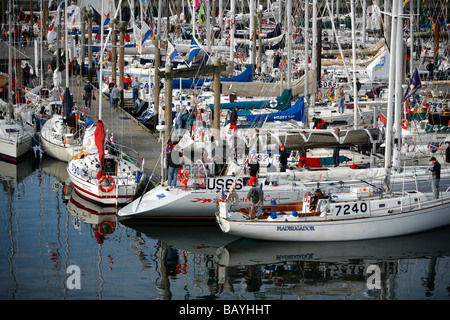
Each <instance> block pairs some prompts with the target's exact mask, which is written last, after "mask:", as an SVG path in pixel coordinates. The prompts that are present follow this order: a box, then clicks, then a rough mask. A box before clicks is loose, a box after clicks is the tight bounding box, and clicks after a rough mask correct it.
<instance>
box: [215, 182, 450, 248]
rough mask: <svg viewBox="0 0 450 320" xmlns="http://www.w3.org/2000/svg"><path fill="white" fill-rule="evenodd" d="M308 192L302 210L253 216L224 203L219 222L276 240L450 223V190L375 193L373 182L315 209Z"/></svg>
mask: <svg viewBox="0 0 450 320" xmlns="http://www.w3.org/2000/svg"><path fill="white" fill-rule="evenodd" d="M310 204H311V195H306V196H305V198H304V201H303V208H302V210H301V211H296V210H290V211H287V210H286V211H283V213H281V214H280V212H275V211H273V212H272V213H271V215H270V216H267V215H263V216H260V217H257V218H255V219H248V218H247V217H246V216H245V215H243V214H242V213H241V212H239V211H236V210H234V211H233V210H230V208H231V206H232V204H231V203H230V201H223V202H220V203H219V211H218V212H217V213H216V219H217V222H218V224H219V226H220V228H221V229H222V231H223V232H225V233H227V234H230V235H233V236H240V237H246V238H253V239H260V240H272V241H353V240H366V239H377V238H385V237H395V236H401V235H406V234H412V233H417V232H422V231H426V230H431V229H434V228H438V227H442V226H446V225H448V224H450V210H449V209H448V205H449V204H450V193H448V192H443V193H441V198H440V199H433V194H432V193H423V192H418V191H410V192H403V193H401V194H393V195H392V196H383V195H382V194H380V195H375V194H373V190H372V189H371V188H370V187H356V186H355V187H352V188H351V192H348V193H332V194H331V195H330V197H328V198H327V199H322V200H319V203H318V204H317V210H316V211H314V212H312V211H310Z"/></svg>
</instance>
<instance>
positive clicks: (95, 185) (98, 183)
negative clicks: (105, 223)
mask: <svg viewBox="0 0 450 320" xmlns="http://www.w3.org/2000/svg"><path fill="white" fill-rule="evenodd" d="M99 123H100V122H99ZM101 126H102V128H100V129H98V130H100V131H101V130H104V128H103V125H101ZM96 131H97V129H96V127H94V126H90V127H88V128H87V129H86V132H85V135H84V138H83V147H82V150H81V152H80V153H79V154H76V155H75V156H74V157H73V158H72V159H71V160H70V161H69V163H68V166H67V171H68V173H69V178H70V180H71V181H72V183H73V185H74V189H75V191H76V192H77V193H78V194H79V195H80V196H82V197H84V198H85V199H88V200H89V201H92V202H95V203H99V204H101V205H104V206H119V205H123V204H125V203H128V202H131V201H132V200H133V198H134V197H135V196H136V194H137V193H138V192H139V190H140V188H141V187H142V185H143V184H144V181H145V174H144V173H143V172H142V171H141V170H140V169H139V168H138V167H137V166H136V165H135V164H134V163H133V162H132V161H130V160H131V159H129V157H128V156H126V155H125V154H123V153H121V152H120V151H117V150H114V149H110V148H105V149H104V160H103V165H102V163H101V160H100V154H101V152H99V150H98V148H97V145H96V141H95V140H96V137H95V134H96V133H95V132H96ZM103 137H106V136H105V135H104V136H103ZM99 145H101V146H103V148H104V146H105V140H104V138H103V139H100V141H99ZM102 152H103V150H102Z"/></svg>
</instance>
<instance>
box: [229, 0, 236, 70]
mask: <svg viewBox="0 0 450 320" xmlns="http://www.w3.org/2000/svg"><path fill="white" fill-rule="evenodd" d="M235 1H236V0H231V12H230V61H232V62H233V65H234V31H235V30H236V25H235V22H236V21H235V13H236V12H235V11H236V3H235Z"/></svg>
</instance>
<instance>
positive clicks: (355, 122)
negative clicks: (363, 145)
mask: <svg viewBox="0 0 450 320" xmlns="http://www.w3.org/2000/svg"><path fill="white" fill-rule="evenodd" d="M350 11H351V20H352V64H353V129H355V130H356V129H357V128H358V89H357V88H356V44H355V42H356V41H355V33H356V23H355V0H350ZM342 59H345V57H342ZM349 80H350V79H349Z"/></svg>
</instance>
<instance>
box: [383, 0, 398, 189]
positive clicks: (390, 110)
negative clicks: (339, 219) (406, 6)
mask: <svg viewBox="0 0 450 320" xmlns="http://www.w3.org/2000/svg"><path fill="white" fill-rule="evenodd" d="M397 2H398V0H394V2H393V4H392V16H391V20H392V22H391V45H390V52H389V55H390V57H391V58H390V63H389V83H388V104H387V111H386V138H385V151H384V167H385V169H386V178H385V180H384V192H386V193H391V192H392V189H391V184H390V176H391V163H392V131H391V130H390V128H392V127H393V122H394V119H393V118H394V90H395V82H394V78H395V63H396V61H395V60H396V59H395V57H396V51H397V40H396V36H395V34H396V32H397V8H398V6H397Z"/></svg>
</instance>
